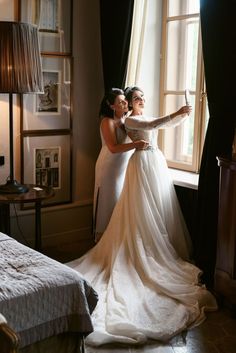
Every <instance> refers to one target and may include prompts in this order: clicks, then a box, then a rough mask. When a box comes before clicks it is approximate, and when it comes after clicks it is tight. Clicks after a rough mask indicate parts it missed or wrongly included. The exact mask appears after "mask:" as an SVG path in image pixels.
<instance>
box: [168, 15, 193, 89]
mask: <svg viewBox="0 0 236 353" xmlns="http://www.w3.org/2000/svg"><path fill="white" fill-rule="evenodd" d="M198 33H199V19H196V18H194V19H187V20H178V21H170V22H169V23H168V26H167V38H168V39H167V43H168V44H167V67H166V72H167V81H166V89H167V90H171V91H176V90H184V89H185V88H189V89H190V90H193V91H194V90H195V89H196V72H197V54H198Z"/></svg>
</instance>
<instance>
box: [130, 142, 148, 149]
mask: <svg viewBox="0 0 236 353" xmlns="http://www.w3.org/2000/svg"><path fill="white" fill-rule="evenodd" d="M133 143H134V147H135V148H136V150H145V149H146V148H147V147H148V146H149V142H148V141H145V140H138V141H133Z"/></svg>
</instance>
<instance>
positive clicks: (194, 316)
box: [68, 116, 217, 345]
mask: <svg viewBox="0 0 236 353" xmlns="http://www.w3.org/2000/svg"><path fill="white" fill-rule="evenodd" d="M169 121H170V118H169V117H165V118H159V119H151V120H150V119H147V118H145V117H144V116H132V117H130V118H126V120H125V125H126V128H127V131H128V132H129V134H130V136H131V138H132V139H134V140H136V139H144V140H146V141H149V144H150V147H149V148H148V149H147V150H142V151H137V150H136V151H135V152H134V153H133V154H132V156H131V158H130V160H129V163H128V167H127V171H126V177H125V182H124V187H123V190H122V193H121V196H120V199H119V201H118V202H117V204H116V207H115V209H114V212H113V214H112V217H111V220H110V223H109V225H108V227H107V229H106V231H105V232H104V234H103V237H102V238H101V240H100V241H99V242H98V244H97V245H96V246H95V247H94V248H93V249H91V250H90V251H89V252H88V253H87V254H85V255H84V256H83V257H82V258H80V259H77V260H75V261H73V262H71V263H69V264H68V265H69V266H71V267H73V268H74V269H75V270H77V271H79V272H80V273H82V274H83V275H84V276H85V278H86V279H87V280H89V281H90V283H91V284H92V285H93V287H94V288H95V289H96V291H97V292H98V295H99V301H98V304H97V307H96V309H95V311H94V312H93V314H92V318H93V324H94V332H93V333H91V334H90V335H89V336H88V337H87V338H86V343H87V344H90V345H101V344H105V343H110V342H120V343H126V344H138V343H144V342H146V341H147V340H148V339H155V340H168V339H169V338H171V337H172V336H174V335H176V334H177V333H179V332H180V331H182V330H184V329H186V328H188V327H193V326H194V325H198V324H200V323H201V322H202V321H203V320H204V319H205V313H204V312H205V311H207V310H209V311H210V310H216V309H217V304H216V301H215V298H214V297H213V296H212V294H211V293H210V292H209V291H207V290H206V288H205V286H204V285H201V284H200V283H199V276H200V275H201V270H200V269H199V268H197V267H196V266H194V265H193V264H191V263H190V262H187V261H185V260H188V258H189V253H190V243H189V237H188V232H187V229H186V226H185V223H184V220H183V217H182V214H181V211H180V207H179V204H178V201H177V198H176V194H175V190H174V187H173V184H172V181H171V179H170V177H169V174H168V168H167V165H166V161H165V158H164V156H163V154H162V153H161V151H160V150H159V149H158V148H157V145H156V141H157V138H156V137H157V136H156V132H157V130H153V129H157V128H158V127H163V124H168V123H169Z"/></svg>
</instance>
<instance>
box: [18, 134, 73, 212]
mask: <svg viewBox="0 0 236 353" xmlns="http://www.w3.org/2000/svg"><path fill="white" fill-rule="evenodd" d="M49 134H50V131H48V132H47V133H46V134H45V133H44V134H36V133H30V134H28V135H24V136H22V156H21V161H22V168H21V170H22V178H21V179H22V182H23V183H24V184H32V185H36V186H38V187H40V186H50V187H52V188H53V190H54V192H55V196H54V197H52V198H50V199H48V200H45V201H44V203H43V206H50V205H58V204H63V203H69V202H71V134H70V132H69V131H64V132H63V131H55V132H54V134H53V135H49ZM27 208H32V205H30V204H24V205H23V209H27Z"/></svg>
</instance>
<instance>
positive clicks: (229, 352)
mask: <svg viewBox="0 0 236 353" xmlns="http://www.w3.org/2000/svg"><path fill="white" fill-rule="evenodd" d="M235 352H236V319H235V318H233V317H232V315H231V313H230V311H229V310H228V309H226V308H223V309H220V310H219V311H218V312H214V313H208V316H207V319H206V321H205V322H203V323H202V324H201V325H200V326H198V327H196V328H194V329H192V330H189V331H186V332H182V333H181V334H180V335H178V336H176V337H174V338H173V339H172V340H171V341H170V342H167V343H165V344H163V343H162V344H161V343H158V342H150V343H149V344H146V345H144V346H141V347H133V346H132V347H131V346H117V345H110V346H103V347H102V346H101V347H97V348H93V347H89V346H86V350H85V353H235Z"/></svg>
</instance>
